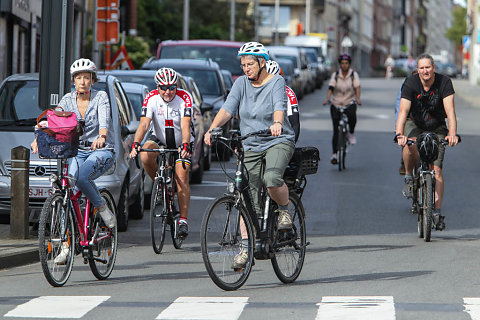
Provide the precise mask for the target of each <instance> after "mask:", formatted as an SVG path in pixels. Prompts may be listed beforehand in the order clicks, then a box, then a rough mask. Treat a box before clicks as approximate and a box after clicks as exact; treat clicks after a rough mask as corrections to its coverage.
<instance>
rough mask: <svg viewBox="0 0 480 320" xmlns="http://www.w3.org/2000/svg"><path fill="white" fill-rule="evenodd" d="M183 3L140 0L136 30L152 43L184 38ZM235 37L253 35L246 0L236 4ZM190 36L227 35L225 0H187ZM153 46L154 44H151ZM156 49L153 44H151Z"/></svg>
mask: <svg viewBox="0 0 480 320" xmlns="http://www.w3.org/2000/svg"><path fill="white" fill-rule="evenodd" d="M183 5H184V1H179V0H139V1H138V23H137V25H138V32H139V35H140V36H142V37H146V38H147V39H149V40H150V41H149V42H151V43H152V44H155V42H156V41H163V40H181V39H182V38H183ZM235 8H236V10H235V13H236V14H235V21H236V28H235V29H236V30H235V31H236V32H235V39H236V40H238V41H246V40H250V39H252V38H253V31H254V23H253V18H252V17H251V16H248V15H247V5H246V4H239V3H237V4H236V7H235ZM189 38H190V39H220V40H228V39H230V6H229V2H228V1H219V0H190V21H189ZM154 46H155V45H154ZM152 49H155V48H152Z"/></svg>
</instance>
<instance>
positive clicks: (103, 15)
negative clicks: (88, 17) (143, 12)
mask: <svg viewBox="0 0 480 320" xmlns="http://www.w3.org/2000/svg"><path fill="white" fill-rule="evenodd" d="M97 19H98V20H118V19H120V10H118V9H108V10H107V9H97Z"/></svg>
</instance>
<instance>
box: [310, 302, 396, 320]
mask: <svg viewBox="0 0 480 320" xmlns="http://www.w3.org/2000/svg"><path fill="white" fill-rule="evenodd" d="M317 305H318V306H319V308H318V313H317V317H316V320H372V319H381V320H395V306H394V304H393V297H381V296H364V297H323V298H322V302H320V303H318V304H317Z"/></svg>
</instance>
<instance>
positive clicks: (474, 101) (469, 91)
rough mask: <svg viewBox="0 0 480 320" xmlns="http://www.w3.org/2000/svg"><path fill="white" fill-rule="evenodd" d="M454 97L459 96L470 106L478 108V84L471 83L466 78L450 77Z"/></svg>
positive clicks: (479, 91)
mask: <svg viewBox="0 0 480 320" xmlns="http://www.w3.org/2000/svg"><path fill="white" fill-rule="evenodd" d="M452 81H453V88H454V89H455V99H457V98H459V99H462V100H464V101H465V103H466V104H467V105H469V106H471V107H475V108H480V86H477V85H473V84H471V83H470V82H469V81H468V80H466V79H452Z"/></svg>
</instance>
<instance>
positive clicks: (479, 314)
mask: <svg viewBox="0 0 480 320" xmlns="http://www.w3.org/2000/svg"><path fill="white" fill-rule="evenodd" d="M463 306H464V307H465V310H464V311H465V312H466V313H468V314H469V315H470V318H472V320H480V298H463Z"/></svg>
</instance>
